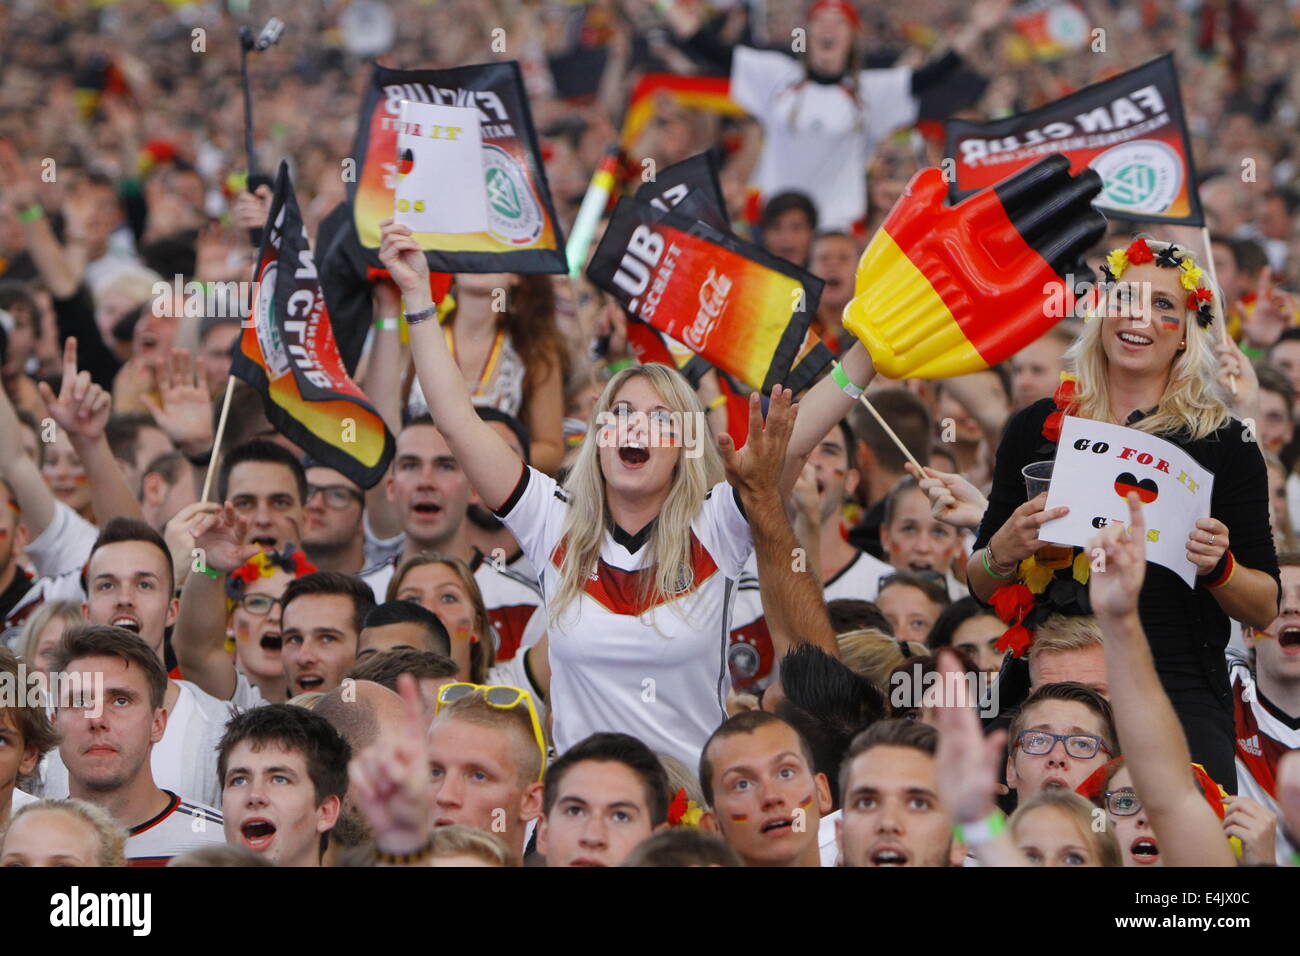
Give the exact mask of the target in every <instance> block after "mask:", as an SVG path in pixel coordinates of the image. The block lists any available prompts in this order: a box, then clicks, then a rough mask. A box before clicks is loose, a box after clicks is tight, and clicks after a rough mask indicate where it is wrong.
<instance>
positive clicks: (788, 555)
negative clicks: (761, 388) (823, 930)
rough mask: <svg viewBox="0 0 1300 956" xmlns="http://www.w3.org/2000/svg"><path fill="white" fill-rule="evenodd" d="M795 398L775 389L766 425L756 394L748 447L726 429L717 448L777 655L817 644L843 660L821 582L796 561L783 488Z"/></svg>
mask: <svg viewBox="0 0 1300 956" xmlns="http://www.w3.org/2000/svg"><path fill="white" fill-rule="evenodd" d="M793 397H794V396H793V393H792V392H791V391H790V390H789V389H785V388H781V387H780V386H777V387H776V388H774V389H772V401H771V404H770V405H769V406H768V412H767V423H766V425H764V422H763V415H762V411H761V405H760V403H759V395H758V393H754V394H753V395H751V396H750V397H749V438H748V440H747V441H746V442H745V447H744V448H743V449H741V450H740V451H737V450H736V445H735V443H734V442H733V441H732V439H731V436H730V435H728V434H726V433H723V434H722V435H720V436H718V448H719V450H720V451H721V452H722V458H723V461H724V462H725V464H726V467H727V480H728V481H729V482H731V484H732V486H733V487H735V489H736V491H737V492H738V493H739V495H740V501H741V504H742V505H743V506H744V509H745V516H746V517H747V518H748V519H749V527H750V530H751V531H752V532H753V536H754V555H755V557H756V558H757V561H758V583H759V593H760V595H761V597H762V601H763V614H764V615H765V616H766V618H767V629H768V631H769V632H771V635H772V647H773V650H775V652H776V657H777V659H778V660H779V659H781V658H782V657H784V656H785V654H786V652H787V651H789V650H791V649H792V648H794V647H797V646H798V645H800V644H815V645H816V646H817V647H819V648H821V649H822V650H823V651H825V652H826V653H827V654H829V655H831V656H832V657H835V658H838V657H839V656H840V649H839V644H838V643H837V642H836V640H835V630H834V629H833V628H832V627H831V621H830V615H828V614H827V613H826V601H825V597H824V595H823V594H822V585H821V581H820V580H818V578H817V575H816V574H814V573H812V572H811V571H809V569H808V566H807V563H806V562H801V563H799V564H798V565H796V562H795V560H794V558H795V556H796V555H797V553H798V550H799V546H798V542H797V541H796V539H795V536H794V529H793V528H791V526H790V519H789V518H787V517H786V513H785V501H784V500H783V499H782V497H781V491H780V487H779V485H780V476H781V471H782V466H783V463H784V461H785V447H786V444H787V443H788V442H789V440H790V433H791V431H792V430H793V427H794V425H795V419H796V411H797V409H798V406H795V405H792V404H791V400H792V398H793ZM828 428H829V426H828ZM822 434H823V435H824V434H826V432H825V431H823V432H822ZM796 566H798V567H800V568H801V569H802V570H796Z"/></svg>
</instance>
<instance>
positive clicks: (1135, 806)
mask: <svg viewBox="0 0 1300 956" xmlns="http://www.w3.org/2000/svg"><path fill="white" fill-rule="evenodd" d="M1102 796H1103V797H1105V798H1106V809H1107V810H1108V811H1109V812H1110V813H1111V815H1113V816H1117V817H1131V816H1133V815H1135V814H1138V813H1141V812H1142V801H1141V800H1140V799H1138V795H1137V792H1136V791H1135V790H1134V789H1133V788H1132V787H1124V788H1123V789H1121V790H1107V791H1106V792H1105V793H1103V794H1102Z"/></svg>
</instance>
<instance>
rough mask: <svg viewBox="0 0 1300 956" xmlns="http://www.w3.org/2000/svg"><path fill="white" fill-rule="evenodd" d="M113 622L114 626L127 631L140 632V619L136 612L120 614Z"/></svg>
mask: <svg viewBox="0 0 1300 956" xmlns="http://www.w3.org/2000/svg"><path fill="white" fill-rule="evenodd" d="M111 623H112V625H113V626H114V627H120V628H122V629H123V630H125V631H130V632H131V633H132V634H139V633H140V628H141V624H140V619H139V618H138V617H136V616H135V615H134V614H119V615H118V616H117V617H115V618H113V620H112V622H111Z"/></svg>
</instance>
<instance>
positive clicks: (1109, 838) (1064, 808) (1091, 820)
mask: <svg viewBox="0 0 1300 956" xmlns="http://www.w3.org/2000/svg"><path fill="white" fill-rule="evenodd" d="M1044 808H1047V809H1052V810H1056V811H1059V812H1060V813H1063V814H1064V815H1065V816H1066V817H1067V818H1068V819H1069V821H1070V822H1071V823H1073V824H1074V826H1075V829H1077V830H1078V831H1079V835H1080V836H1082V837H1083V838H1084V841H1085V842H1086V843H1087V844H1088V845H1089V846H1090V847H1091V848H1092V851H1093V853H1094V855H1095V856H1096V858H1097V865H1098V866H1123V865H1124V859H1123V857H1122V856H1120V850H1119V842H1118V841H1117V840H1116V839H1115V825H1114V824H1113V823H1111V821H1110V817H1109V815H1108V814H1105V813H1095V812H1094V811H1095V809H1096V808H1095V807H1094V806H1093V805H1092V803H1091V802H1090V801H1088V800H1085V799H1084V798H1083V797H1081V796H1079V795H1078V794H1077V793H1075V792H1074V791H1073V790H1044V791H1043V792H1042V793H1040V794H1039V795H1038V796H1036V797H1034V798H1033V799H1032V800H1027V801H1025V802H1024V803H1022V804H1021V805H1020V806H1018V807H1016V812H1015V813H1013V814H1011V819H1010V820H1008V821H1007V826H1008V828H1009V829H1010V830H1011V836H1012V839H1013V840H1014V839H1015V835H1016V828H1017V827H1018V826H1019V825H1020V824H1021V823H1023V822H1024V820H1025V817H1027V816H1029V814H1031V813H1033V812H1034V811H1035V810H1042V809H1044Z"/></svg>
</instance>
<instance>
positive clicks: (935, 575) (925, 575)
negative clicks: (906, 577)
mask: <svg viewBox="0 0 1300 956" xmlns="http://www.w3.org/2000/svg"><path fill="white" fill-rule="evenodd" d="M907 573H908V574H911V575H915V576H916V577H918V578H920V579H921V580H922V581H929V582H931V583H934V584H942V585H944V587H945V588H946V587H947V585H948V579H947V578H945V577H944V575H943V572H942V571H936V570H934V569H933V568H925V569H924V570H920V571H913V570H911V569H908V572H907ZM896 577H898V572H897V571H890V572H889V573H888V574H882V575H881V576H880V580H879V581H877V582H876V587H877V589H879V588H883V587H884V586H885V582H887V581H892V580H893V579H894V578H896Z"/></svg>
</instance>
